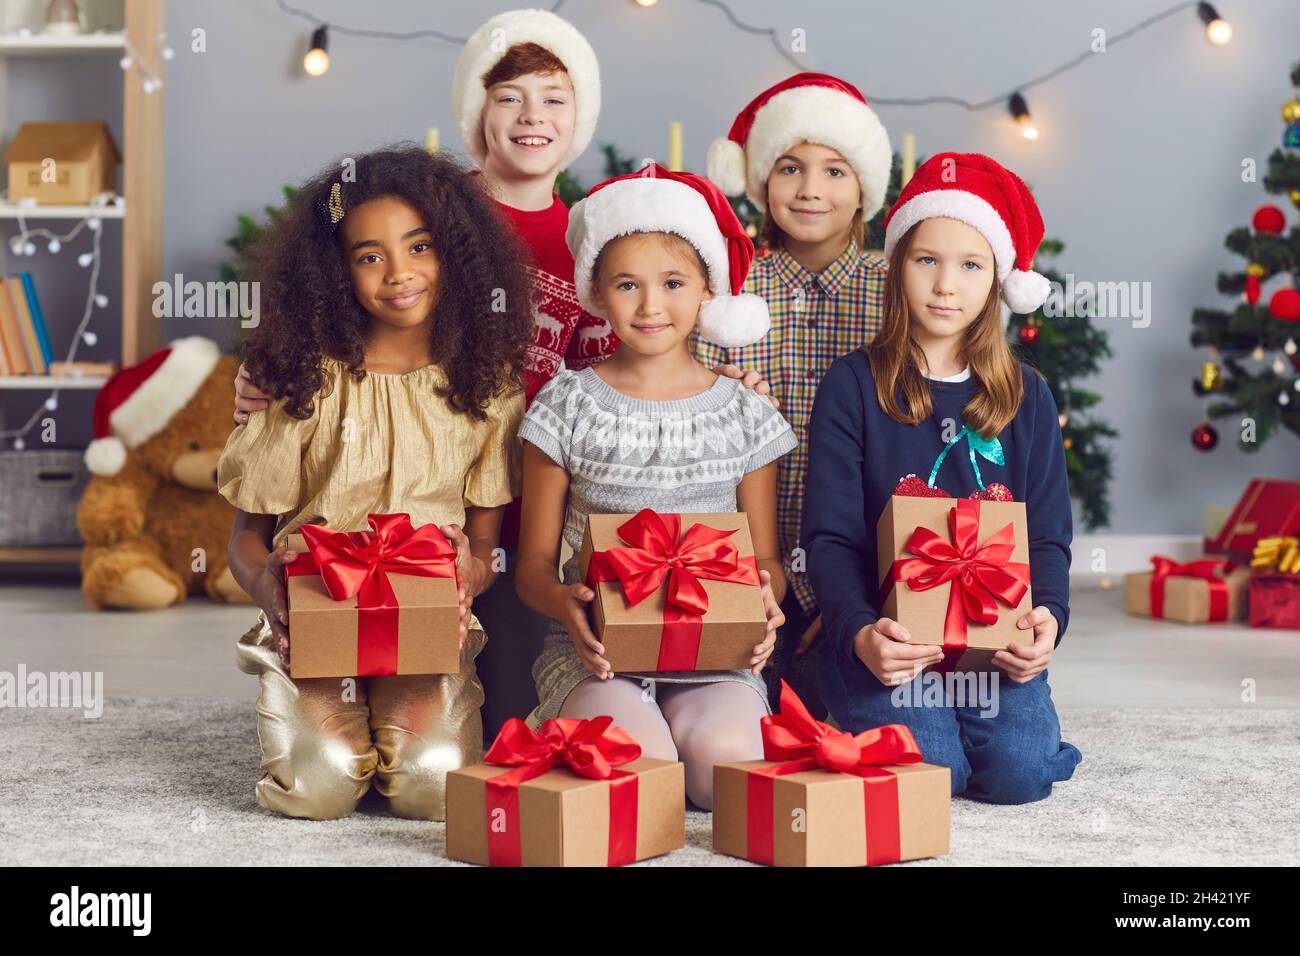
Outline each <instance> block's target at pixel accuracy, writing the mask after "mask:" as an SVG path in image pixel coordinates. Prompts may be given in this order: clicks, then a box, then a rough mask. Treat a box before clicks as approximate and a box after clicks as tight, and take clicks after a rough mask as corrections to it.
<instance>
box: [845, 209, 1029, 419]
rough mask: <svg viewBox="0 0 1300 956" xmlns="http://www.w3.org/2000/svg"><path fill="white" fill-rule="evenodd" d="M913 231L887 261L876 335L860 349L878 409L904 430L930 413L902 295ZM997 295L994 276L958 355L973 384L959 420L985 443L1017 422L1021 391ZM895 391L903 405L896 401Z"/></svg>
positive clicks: (922, 356)
mask: <svg viewBox="0 0 1300 956" xmlns="http://www.w3.org/2000/svg"><path fill="white" fill-rule="evenodd" d="M917 225H918V226H919V225H920V223H917ZM916 228H917V227H916V226H913V227H912V228H911V229H909V230H908V231H907V232H906V233H904V235H903V237H902V238H901V239H900V240H899V241H898V245H896V246H895V247H894V250H893V253H892V254H891V255H890V257H889V274H888V276H887V278H886V279H885V295H884V303H883V305H882V307H881V326H880V331H879V332H877V333H876V335H875V337H874V338H873V339H872V340H871V343H870V344H869V345H867V346H864V348H865V349H866V353H867V358H868V360H869V361H870V362H871V374H872V376H873V377H874V378H875V380H876V398H877V399H878V400H879V402H880V407H881V408H883V409H884V410H885V414H887V415H888V416H889V417H890V418H892V419H894V421H897V422H902V423H903V424H905V425H915V424H917V423H919V422H921V421H924V420H925V419H927V418H929V417H930V415H931V413H932V412H933V404H932V403H931V400H930V385H929V382H928V381H927V380H926V378H925V374H924V372H923V371H922V370H923V369H924V368H926V360H925V353H924V352H923V351H922V350H921V347H920V346H919V345H917V343H916V342H915V340H913V338H912V334H911V323H912V317H911V312H910V311H909V310H908V308H907V299H906V298H905V296H904V295H903V266H904V264H905V263H906V262H907V257H908V255H909V254H910V252H911V249H912V242H913V239H914V238H915V236H916ZM1000 295H1001V283H999V282H998V280H997V278H996V277H995V278H994V279H993V286H992V288H990V289H989V295H988V299H987V300H985V302H984V307H983V308H982V309H981V310H980V314H979V317H978V318H976V319H975V321H974V322H972V323H971V324H970V325H969V326H967V328H966V331H965V333H964V335H963V336H962V341H961V345H960V347H959V352H958V356H959V359H961V360H962V361H964V362H966V363H968V364H969V365H970V371H971V377H972V378H973V379H974V380H975V383H976V389H975V394H974V395H973V396H972V397H971V400H970V401H969V402H967V403H966V407H965V408H963V409H962V418H963V419H965V422H966V424H967V425H968V426H970V428H972V429H974V430H975V431H977V432H979V433H980V435H981V436H983V437H984V438H993V437H994V436H995V435H997V434H998V433H999V432H1001V431H1002V429H1004V428H1006V427H1007V425H1008V424H1009V423H1010V422H1011V420H1012V419H1013V418H1015V417H1016V410H1017V409H1019V408H1020V402H1021V399H1022V398H1023V397H1024V391H1025V386H1024V380H1023V378H1022V377H1021V371H1020V362H1019V360H1017V359H1016V357H1015V356H1014V355H1013V354H1012V353H1011V347H1010V345H1008V344H1007V339H1006V335H1005V333H1004V332H1003V331H1002V307H1001V304H1000V302H999V298H1000ZM900 390H901V392H902V398H903V402H902V403H900V402H899V401H898V392H899V391H900Z"/></svg>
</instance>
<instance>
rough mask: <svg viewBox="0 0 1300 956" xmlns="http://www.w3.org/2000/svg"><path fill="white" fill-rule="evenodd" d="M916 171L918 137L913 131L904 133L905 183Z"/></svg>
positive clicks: (905, 183) (904, 183)
mask: <svg viewBox="0 0 1300 956" xmlns="http://www.w3.org/2000/svg"><path fill="white" fill-rule="evenodd" d="M914 172H916V137H915V136H913V135H912V134H911V133H904V134H903V185H904V186H906V185H907V181H908V180H909V179H911V178H912V173H914Z"/></svg>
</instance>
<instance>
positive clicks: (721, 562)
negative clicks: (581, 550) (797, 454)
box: [586, 508, 759, 671]
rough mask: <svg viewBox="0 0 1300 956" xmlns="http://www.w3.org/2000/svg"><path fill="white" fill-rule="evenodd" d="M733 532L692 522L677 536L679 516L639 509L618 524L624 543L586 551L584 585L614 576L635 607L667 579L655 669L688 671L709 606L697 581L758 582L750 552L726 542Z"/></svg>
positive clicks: (612, 578)
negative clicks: (588, 559)
mask: <svg viewBox="0 0 1300 956" xmlns="http://www.w3.org/2000/svg"><path fill="white" fill-rule="evenodd" d="M735 533H736V532H735V531H734V530H732V531H720V530H718V529H717V528H710V527H709V526H708V525H704V524H693V525H691V526H690V527H689V528H687V529H686V534H685V535H682V534H681V517H680V516H679V515H675V514H659V513H658V512H656V511H652V510H650V509H649V508H643V509H641V510H640V511H639V512H637V513H636V514H635V515H634V516H633V517H631V518H629V519H628V520H627V521H625V522H623V524H621V525H619V528H618V536H619V539H620V540H622V541H625V542H626V543H627V544H628V545H629V547H626V548H610V549H609V550H608V551H596V552H594V553H593V554H592V556H591V562H590V563H589V564H588V565H587V582H586V583H587V586H588V587H595V586H596V585H597V584H599V583H601V582H604V581H614V580H617V581H618V582H619V583H620V584H622V586H623V593H624V594H625V595H626V596H627V601H628V604H630V605H633V606H635V605H637V604H640V603H641V602H642V601H644V600H645V599H646V598H648V597H649V596H650V595H651V594H654V593H655V592H657V591H658V590H659V587H660V586H661V585H662V584H663V583H664V578H667V579H668V597H667V600H666V602H665V605H664V624H663V634H662V637H661V638H660V641H659V662H658V667H657V669H658V670H661V671H693V670H695V662H696V660H697V659H698V658H699V653H700V634H701V632H702V631H703V627H704V615H705V613H706V612H707V611H708V610H709V595H708V593H707V592H706V591H705V590H704V585H702V584H701V583H700V580H699V579H700V578H708V579H709V580H711V581H731V582H734V583H736V584H748V585H751V586H754V587H757V586H758V584H759V577H758V564H757V561H756V560H755V558H754V556H753V555H749V556H748V557H743V558H742V557H741V556H740V550H739V549H738V548H737V547H736V546H735V544H733V543H732V542H730V541H727V540H726V539H727V538H729V537H730V536H731V535H733V534H735ZM679 537H680V541H679V540H678V539H679Z"/></svg>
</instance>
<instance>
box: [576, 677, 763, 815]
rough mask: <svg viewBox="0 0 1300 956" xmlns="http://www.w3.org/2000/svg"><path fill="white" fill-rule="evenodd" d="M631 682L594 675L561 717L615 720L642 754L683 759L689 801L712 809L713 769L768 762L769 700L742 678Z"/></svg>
mask: <svg viewBox="0 0 1300 956" xmlns="http://www.w3.org/2000/svg"><path fill="white" fill-rule="evenodd" d="M644 683H645V686H644V687H643V686H642V681H640V680H634V679H632V678H629V677H617V676H615V677H612V678H610V679H609V680H600V679H598V678H596V677H588V678H587V679H586V680H584V681H583V682H582V683H581V684H579V685H578V686H577V687H575V688H574V689H573V691H572V692H571V693H570V694H569V696H568V697H567V698H566V699H565V701H564V706H563V707H562V708H560V716H561V717H579V718H587V719H590V718H592V717H600V716H602V715H606V714H607V715H609V716H611V717H613V718H614V725H615V726H617V727H622V728H623V729H624V730H626V731H627V732H628V733H629V734H631V735H632V736H633V737H634V738H636V740H637V742H638V743H640V744H641V753H642V755H643V756H646V757H657V758H658V759H660V760H680V761H681V762H682V763H683V764H684V765H685V768H686V796H687V797H689V798H690V800H691V802H692V803H694V804H695V805H696V806H698V807H701V808H703V809H705V810H712V809H713V765H714V764H719V763H731V762H733V761H738V760H762V759H763V739H762V736H761V734H760V732H759V723H758V722H759V719H760V718H761V717H763V716H765V715H766V714H767V707H766V705H765V702H764V701H763V699H762V698H761V697H760V696H759V695H758V694H757V693H755V691H754V689H753V688H752V687H749V686H747V685H745V684H742V683H740V682H739V681H718V682H717V683H713V684H672V683H667V682H664V681H656V682H653V683H652V682H651V681H649V680H647V681H645V682H644Z"/></svg>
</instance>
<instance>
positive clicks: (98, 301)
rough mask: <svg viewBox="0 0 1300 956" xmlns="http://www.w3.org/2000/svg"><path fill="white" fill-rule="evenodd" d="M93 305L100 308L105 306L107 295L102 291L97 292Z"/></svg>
mask: <svg viewBox="0 0 1300 956" xmlns="http://www.w3.org/2000/svg"><path fill="white" fill-rule="evenodd" d="M95 305H97V306H99V307H100V308H101V309H102V308H104V307H105V306H107V305H108V296H106V295H104V293H102V292H101V293H99V294H98V295H96V296H95Z"/></svg>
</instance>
